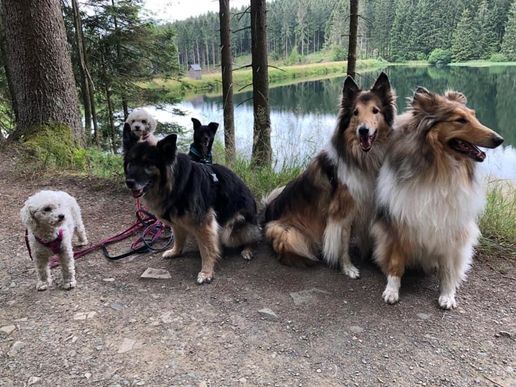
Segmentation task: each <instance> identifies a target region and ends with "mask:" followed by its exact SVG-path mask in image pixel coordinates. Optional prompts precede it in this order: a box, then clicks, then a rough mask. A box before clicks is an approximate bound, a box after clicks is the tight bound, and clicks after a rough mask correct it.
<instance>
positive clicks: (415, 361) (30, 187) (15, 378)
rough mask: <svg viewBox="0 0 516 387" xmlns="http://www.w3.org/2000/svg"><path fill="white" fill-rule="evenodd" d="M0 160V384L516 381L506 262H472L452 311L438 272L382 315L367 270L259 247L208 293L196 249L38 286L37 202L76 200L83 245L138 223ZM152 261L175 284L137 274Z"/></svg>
mask: <svg viewBox="0 0 516 387" xmlns="http://www.w3.org/2000/svg"><path fill="white" fill-rule="evenodd" d="M0 161H1V162H2V164H3V166H2V168H1V171H0V179H1V181H2V188H1V189H0V206H1V208H0V211H1V214H2V221H1V222H0V386H26V385H36V386H83V385H92V386H113V387H114V386H141V385H146V386H172V385H174V386H175V385H182V386H183V385H184V386H186V385H188V386H226V385H230V386H246V385H247V386H249V385H274V386H287V385H288V386H290V385H296V386H334V385H344V386H347V385H350V386H353V385H356V386H366V385H367V386H383V385H389V386H394V385H396V386H398V385H406V386H414V385H423V386H470V385H480V386H484V385H496V386H511V385H512V386H514V385H516V373H515V367H516V355H515V354H516V351H515V349H516V345H515V344H516V343H515V340H516V317H515V316H516V297H515V294H516V292H515V290H516V269H515V263H514V261H515V259H514V257H497V258H491V259H488V258H478V257H477V258H476V260H475V263H474V266H473V269H472V271H471V272H470V275H469V278H468V281H467V282H466V283H465V284H464V286H463V287H462V289H461V290H460V291H459V296H458V302H459V307H458V309H457V310H454V311H443V310H440V309H439V308H438V306H437V302H436V299H437V295H438V288H437V280H436V278H435V277H434V276H425V275H422V274H418V273H412V274H409V275H407V276H406V277H405V278H404V281H403V285H402V294H401V302H400V303H399V304H397V305H394V306H390V305H385V304H384V303H383V301H382V300H381V293H382V290H383V287H384V281H385V280H384V277H383V275H382V274H381V273H380V272H379V270H378V269H377V268H376V267H375V266H374V265H372V264H370V263H360V262H358V265H359V267H360V268H361V273H362V276H361V279H359V280H350V279H348V278H347V277H345V276H343V275H342V274H339V273H338V272H336V271H333V270H331V269H329V268H326V267H323V266H319V267H316V268H312V269H305V270H301V269H292V268H288V267H284V266H281V265H280V264H278V263H277V262H276V261H275V259H274V258H273V256H272V255H271V253H270V251H269V249H268V247H266V246H265V245H262V246H260V248H259V250H258V253H257V255H256V257H255V259H254V260H253V261H251V262H250V263H247V262H245V261H244V260H242V259H241V258H240V257H239V256H238V254H235V253H229V254H227V255H226V257H225V258H224V259H223V260H222V261H221V263H220V265H219V267H218V271H217V273H216V274H217V276H216V279H215V281H214V282H213V283H212V284H211V285H204V286H197V285H195V283H194V280H195V277H196V274H197V272H198V270H199V268H200V258H199V255H198V253H197V252H196V251H195V250H192V251H190V252H188V253H187V254H185V256H184V257H182V258H177V259H174V260H164V259H162V258H161V257H160V256H159V255H158V254H147V255H140V256H136V257H133V258H130V259H126V260H124V261H120V262H110V261H107V260H106V259H105V258H104V257H103V256H102V254H101V253H100V252H95V253H92V254H91V255H89V256H87V257H84V258H81V259H80V260H78V261H77V280H78V287H77V288H76V289H75V290H72V291H64V290H61V289H59V287H57V286H55V287H53V288H51V289H50V290H48V291H46V292H37V291H36V290H35V282H36V280H35V273H34V269H33V263H32V262H31V261H30V259H29V258H28V254H27V251H26V248H25V244H24V240H23V228H22V226H21V224H20V221H19V209H20V208H21V206H22V204H23V202H24V201H25V199H26V198H27V197H28V196H29V195H30V194H32V193H33V192H35V191H37V190H39V189H42V188H52V189H63V190H66V191H67V192H69V193H70V194H72V195H74V196H76V197H77V199H78V201H79V204H80V205H81V207H82V211H83V215H84V219H85V224H86V229H87V231H88V234H89V238H90V240H91V241H92V242H95V241H98V240H100V239H102V238H104V237H106V236H108V235H112V234H113V233H115V232H116V231H119V230H122V229H124V228H125V227H127V226H128V225H130V224H131V223H132V221H133V219H134V214H133V203H132V199H131V197H130V195H129V194H128V193H127V192H126V191H125V190H124V188H123V187H122V186H118V185H117V184H113V183H106V182H103V181H100V180H96V179H86V178H80V177H49V176H46V175H42V174H40V173H38V172H37V171H36V172H32V173H31V172H30V171H25V173H24V174H20V173H12V172H11V170H12V169H13V168H14V161H13V160H11V159H9V158H7V157H6V156H2V157H1V160H0ZM127 246H128V242H126V243H123V244H121V245H120V246H119V248H120V249H125V248H126V247H127ZM148 267H152V268H158V269H166V270H168V271H169V272H170V273H171V277H172V278H171V279H165V280H157V279H153V280H149V279H147V280H143V279H141V278H140V275H141V274H142V273H143V271H144V270H145V269H146V268H148ZM53 275H54V277H55V278H56V282H57V283H59V280H60V271H59V269H55V270H53ZM264 308H268V309H270V311H272V313H270V312H269V311H262V309H264ZM260 311H261V312H260Z"/></svg>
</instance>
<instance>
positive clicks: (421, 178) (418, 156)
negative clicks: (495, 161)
mask: <svg viewBox="0 0 516 387" xmlns="http://www.w3.org/2000/svg"><path fill="white" fill-rule="evenodd" d="M502 142H503V138H502V137H500V136H499V135H498V134H497V133H495V132H494V131H492V130H491V129H489V128H487V127H485V126H484V125H482V124H481V123H480V122H479V121H478V119H477V118H476V117H475V111H474V110H472V109H470V108H468V107H467V106H466V97H465V96H464V95H463V94H461V93H459V92H456V91H448V92H446V93H445V94H444V95H437V94H434V93H431V92H429V91H428V90H426V89H424V88H421V87H420V88H418V89H417V90H416V92H415V94H414V97H413V99H412V102H411V103H410V107H409V110H408V112H407V113H405V114H403V115H402V116H400V117H399V118H398V119H397V120H396V125H395V130H394V135H393V136H392V141H391V146H390V147H389V149H388V151H387V156H386V159H385V162H384V164H383V166H382V168H381V170H380V175H379V178H378V185H377V199H376V203H377V210H376V220H375V223H374V225H373V229H372V232H373V235H374V238H375V249H374V258H375V260H376V262H377V263H378V264H379V265H380V267H381V268H382V270H383V272H384V273H385V274H386V275H387V287H386V288H385V291H384V292H383V299H384V300H385V302H387V303H391V304H392V303H395V302H397V301H398V299H399V288H400V281H401V277H402V276H403V273H404V271H405V267H406V266H409V265H414V264H416V265H419V266H422V267H423V268H425V269H432V268H437V270H438V273H439V277H440V296H439V305H440V306H441V307H442V308H444V309H451V308H455V307H456V305H457V303H456V301H455V292H456V289H457V287H458V286H459V284H460V283H461V281H462V280H463V279H464V278H465V274H466V272H467V270H468V268H469V266H470V264H471V260H472V255H473V246H474V245H475V243H476V242H477V239H478V237H479V234H480V231H479V229H478V227H477V224H476V222H477V217H478V216H479V214H480V212H481V211H482V209H483V205H484V194H483V192H482V188H481V185H480V183H479V181H478V177H477V173H476V162H481V161H483V160H484V158H485V157H486V155H485V153H484V152H482V151H481V150H480V149H479V148H477V146H482V147H486V148H496V147H497V146H498V145H500V144H501V143H502Z"/></svg>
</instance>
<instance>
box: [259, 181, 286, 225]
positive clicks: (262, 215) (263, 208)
mask: <svg viewBox="0 0 516 387" xmlns="http://www.w3.org/2000/svg"><path fill="white" fill-rule="evenodd" d="M284 189H285V186H282V187H277V188H274V189H273V190H272V191H271V192H269V193H268V194H267V195H266V196H264V197H263V199H262V200H261V201H260V210H259V211H258V224H259V225H260V226H262V227H264V226H265V223H266V222H267V221H268V220H269V219H267V208H268V207H269V205H270V204H271V203H272V202H273V201H274V200H275V199H277V198H278V196H280V195H281V193H282V192H283V190H284Z"/></svg>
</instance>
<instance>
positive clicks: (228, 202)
mask: <svg viewBox="0 0 516 387" xmlns="http://www.w3.org/2000/svg"><path fill="white" fill-rule="evenodd" d="M176 140H177V136H176V135H175V134H171V135H169V136H167V137H165V138H164V139H163V140H161V141H158V143H157V145H156V146H153V145H150V144H149V143H147V142H137V140H136V139H135V138H134V136H132V135H131V133H130V128H124V152H125V156H124V171H125V177H126V185H127V187H128V188H129V189H130V190H131V191H132V194H133V196H134V197H141V198H142V203H143V205H144V206H145V207H146V208H147V209H148V210H149V211H150V212H151V213H153V214H154V215H156V216H157V217H158V218H160V219H161V220H162V221H164V222H166V223H167V224H169V225H171V227H172V229H173V231H174V236H175V243H174V246H173V248H172V249H170V250H167V251H165V253H163V257H166V258H167V257H177V256H179V255H181V253H182V251H183V248H184V245H185V241H186V237H187V235H188V234H192V235H193V236H194V237H195V239H196V241H197V244H198V246H199V250H200V254H201V258H202V269H201V271H200V272H199V274H198V276H197V283H199V284H203V283H210V282H211V281H212V279H213V272H214V266H215V263H216V262H217V259H218V258H219V255H220V244H221V243H222V244H223V245H225V246H228V247H243V249H242V253H241V254H242V257H243V258H244V259H247V260H249V259H251V258H252V246H253V245H254V244H255V242H257V241H258V239H259V238H260V228H259V226H258V224H257V213H256V202H255V200H254V198H253V196H252V194H251V191H249V189H248V188H247V187H246V186H245V184H244V183H243V182H242V180H240V178H239V177H238V176H236V175H235V174H234V173H233V172H231V171H230V170H229V169H227V168H226V167H224V166H222V165H216V164H214V165H205V164H200V163H196V162H193V161H191V160H190V158H189V157H188V156H187V155H185V154H177V155H176Z"/></svg>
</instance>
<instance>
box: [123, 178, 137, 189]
mask: <svg viewBox="0 0 516 387" xmlns="http://www.w3.org/2000/svg"><path fill="white" fill-rule="evenodd" d="M135 184H136V182H135V181H134V179H125V185H126V186H127V188H129V189H133V188H134V186H135Z"/></svg>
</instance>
